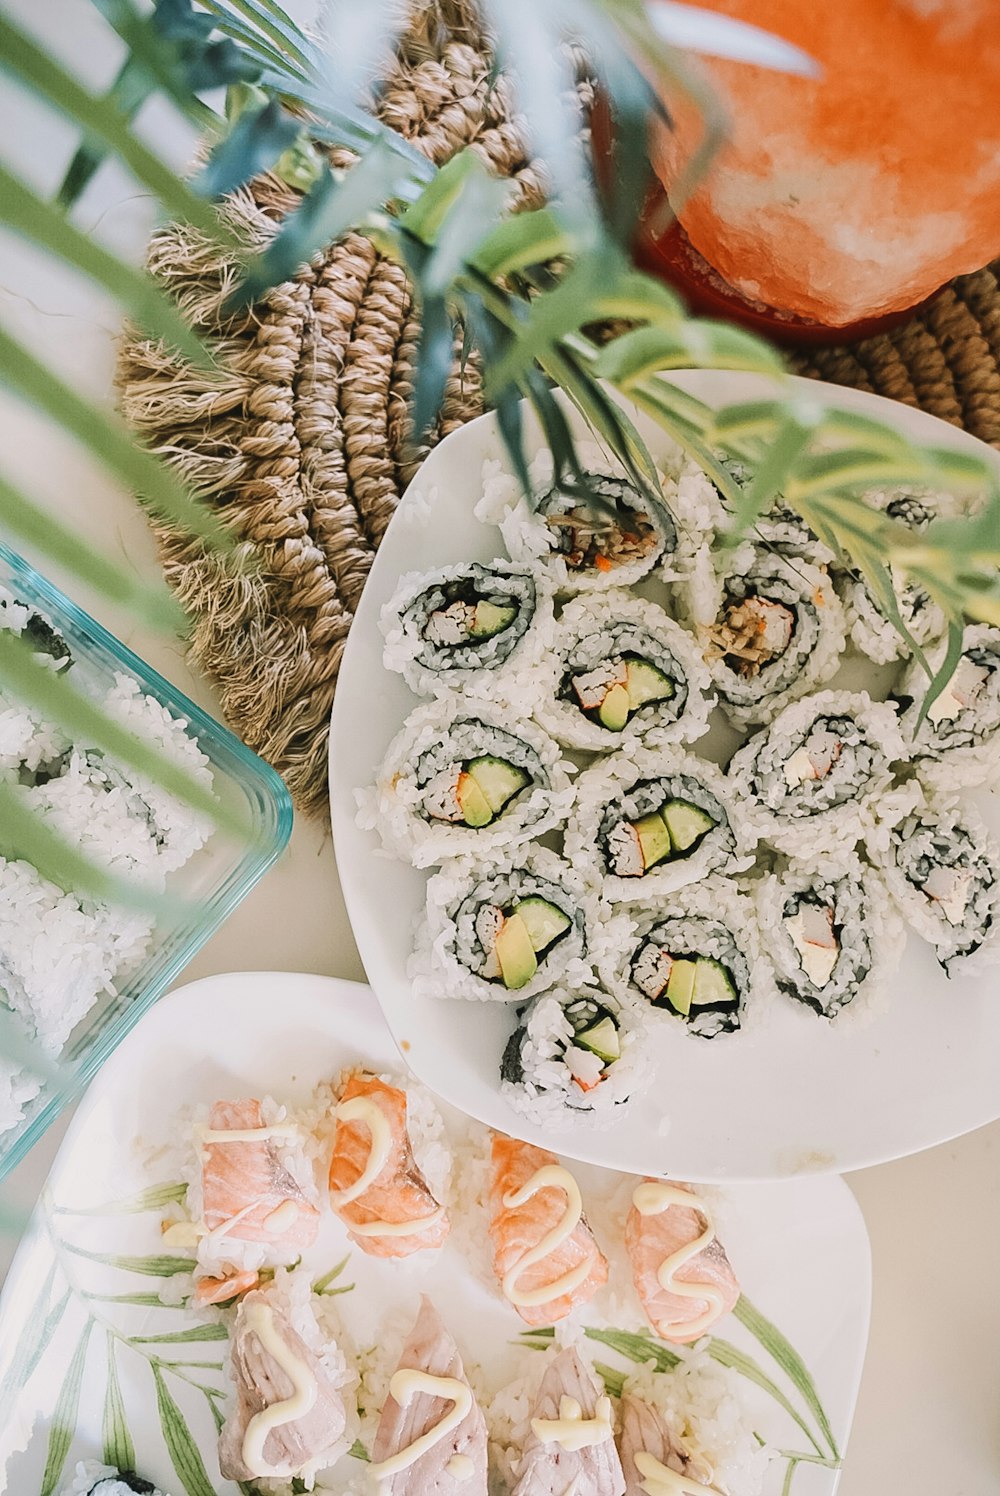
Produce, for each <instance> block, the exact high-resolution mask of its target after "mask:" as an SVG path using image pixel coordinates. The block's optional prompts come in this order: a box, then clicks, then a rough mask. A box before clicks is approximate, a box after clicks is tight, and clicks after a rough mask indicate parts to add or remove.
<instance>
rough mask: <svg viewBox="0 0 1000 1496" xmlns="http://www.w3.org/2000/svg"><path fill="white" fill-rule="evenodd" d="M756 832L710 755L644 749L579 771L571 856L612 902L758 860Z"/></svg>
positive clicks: (569, 835)
mask: <svg viewBox="0 0 1000 1496" xmlns="http://www.w3.org/2000/svg"><path fill="white" fill-rule="evenodd" d="M755 843H756V838H755V836H754V835H753V833H752V831H751V829H750V828H749V826H748V825H747V823H746V820H745V818H744V817H743V815H742V812H741V808H740V805H739V803H738V801H737V799H736V796H735V795H734V794H733V793H732V791H731V788H730V786H729V785H728V783H727V781H726V779H725V777H724V775H723V774H722V773H721V772H720V771H719V770H718V769H717V768H716V767H715V765H714V764H709V763H706V762H705V761H704V759H699V758H694V757H692V756H687V755H684V754H677V753H670V752H668V751H663V752H659V753H657V752H653V751H652V750H648V749H638V750H636V751H635V752H634V753H633V754H625V753H621V754H616V755H614V756H613V757H611V758H608V759H605V760H603V761H602V762H601V763H598V764H595V765H594V767H593V768H591V769H587V770H586V771H585V772H584V773H583V774H581V775H580V779H579V782H578V785H577V796H576V806H575V807H574V810H573V814H572V816H571V817H570V820H569V824H568V825H567V827H566V837H565V855H566V857H567V858H568V859H569V861H570V862H571V863H572V864H573V866H574V867H575V868H577V869H578V871H580V872H581V873H582V874H583V876H584V877H585V878H586V879H587V881H588V882H589V883H590V885H591V886H592V887H594V888H598V889H600V890H601V893H602V896H603V897H604V898H606V899H608V900H609V901H610V902H612V903H617V902H619V901H621V900H633V899H649V898H652V897H655V896H657V895H659V894H667V893H673V892H674V890H675V889H678V888H683V887H684V886H685V884H688V883H695V882H697V881H698V880H699V879H700V878H704V877H706V876H707V875H708V874H709V873H711V872H725V873H739V872H743V871H745V870H746V869H747V868H748V867H750V866H752V864H753V849H754V846H755Z"/></svg>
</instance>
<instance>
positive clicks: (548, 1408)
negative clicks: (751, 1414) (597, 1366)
mask: <svg viewBox="0 0 1000 1496" xmlns="http://www.w3.org/2000/svg"><path fill="white" fill-rule="evenodd" d="M567 1414H572V1415H575V1416H574V1417H571V1418H570V1419H569V1420H568V1422H567V1425H566V1426H567V1427H571V1426H572V1424H573V1423H574V1422H575V1421H577V1418H578V1419H579V1420H580V1421H581V1422H583V1423H586V1422H589V1421H591V1420H593V1421H594V1427H595V1432H597V1433H599V1432H600V1427H601V1423H602V1422H603V1421H604V1419H605V1418H606V1419H607V1432H606V1434H605V1435H604V1436H603V1437H601V1438H598V1439H597V1440H596V1441H595V1442H594V1443H586V1444H584V1446H583V1447H582V1448H572V1447H570V1448H566V1447H565V1445H564V1444H563V1443H560V1442H559V1439H558V1438H555V1437H551V1436H552V1434H553V1433H554V1429H553V1428H552V1426H551V1425H553V1424H555V1423H559V1422H561V1421H562V1420H564V1419H565V1418H566V1415H567ZM547 1424H548V1425H549V1427H546V1425H547ZM567 1442H571V1441H570V1440H567ZM517 1470H518V1478H517V1485H516V1486H515V1487H514V1490H513V1492H512V1493H511V1496H566V1493H567V1492H568V1491H571V1492H572V1493H573V1496H622V1493H623V1492H624V1490H625V1477H624V1475H623V1474H622V1466H621V1460H620V1459H619V1458H618V1450H617V1449H616V1448H615V1439H614V1431H613V1426H612V1415H611V1407H610V1400H609V1399H608V1398H607V1397H606V1396H605V1394H604V1388H603V1387H602V1386H601V1385H600V1384H599V1383H598V1382H596V1381H595V1380H594V1377H593V1374H592V1373H591V1372H590V1371H589V1370H588V1368H587V1367H586V1366H585V1365H584V1364H583V1362H582V1361H581V1360H580V1357H579V1355H578V1353H577V1351H576V1348H575V1347H574V1346H567V1348H566V1349H565V1350H563V1351H560V1352H559V1354H558V1355H557V1356H555V1357H554V1358H553V1359H552V1360H551V1361H550V1362H549V1364H548V1366H547V1367H546V1369H545V1374H544V1375H543V1377H542V1380H541V1383H540V1385H539V1388H538V1396H537V1397H536V1399H535V1402H534V1405H533V1407H532V1409H531V1432H530V1433H529V1434H528V1437H527V1438H526V1439H525V1441H524V1450H523V1453H522V1455H521V1459H520V1461H519V1464H518V1467H517Z"/></svg>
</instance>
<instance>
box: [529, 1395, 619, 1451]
mask: <svg viewBox="0 0 1000 1496" xmlns="http://www.w3.org/2000/svg"><path fill="white" fill-rule="evenodd" d="M531 1431H532V1433H533V1434H534V1436H535V1438H536V1439H537V1440H538V1441H539V1443H540V1444H559V1445H561V1446H562V1448H563V1449H565V1450H566V1451H567V1453H574V1452H575V1451H577V1450H579V1449H589V1448H590V1447H591V1446H592V1445H594V1444H603V1443H604V1441H605V1439H610V1438H613V1436H614V1430H613V1428H612V1426H611V1399H610V1397H599V1398H598V1399H597V1403H596V1405H595V1407H594V1416H593V1418H584V1416H583V1409H582V1408H581V1407H580V1404H579V1403H578V1402H577V1400H576V1398H575V1397H561V1398H560V1399H559V1417H558V1418H533V1419H532V1420H531Z"/></svg>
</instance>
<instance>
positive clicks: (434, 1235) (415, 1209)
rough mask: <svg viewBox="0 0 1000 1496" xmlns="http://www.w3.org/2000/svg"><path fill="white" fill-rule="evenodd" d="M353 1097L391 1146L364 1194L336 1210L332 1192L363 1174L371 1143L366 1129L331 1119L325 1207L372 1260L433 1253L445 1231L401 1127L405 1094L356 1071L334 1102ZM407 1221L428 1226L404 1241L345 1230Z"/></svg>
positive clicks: (444, 1218) (443, 1216) (355, 1122)
mask: <svg viewBox="0 0 1000 1496" xmlns="http://www.w3.org/2000/svg"><path fill="white" fill-rule="evenodd" d="M357 1096H364V1097H366V1098H367V1099H368V1100H369V1101H372V1102H373V1103H374V1104H375V1105H376V1106H377V1107H378V1108H379V1110H380V1111H381V1113H382V1115H383V1116H384V1117H385V1119H386V1121H387V1122H388V1124H389V1130H390V1134H391V1146H390V1149H389V1154H388V1157H387V1159H386V1161H385V1163H384V1165H383V1166H382V1168H381V1169H380V1170H379V1172H378V1174H377V1175H376V1177H375V1179H374V1180H373V1181H372V1183H371V1184H370V1185H369V1186H368V1188H367V1189H366V1190H365V1191H364V1193H363V1194H362V1195H359V1196H358V1198H357V1199H356V1200H350V1201H347V1202H345V1203H340V1204H338V1201H337V1194H338V1192H340V1191H343V1190H347V1189H349V1188H350V1187H351V1186H352V1185H353V1184H355V1183H356V1182H357V1181H358V1180H359V1179H360V1178H361V1176H362V1174H363V1173H364V1170H365V1165H366V1164H367V1163H368V1160H369V1157H370V1155H371V1150H372V1144H373V1137H372V1132H371V1129H370V1128H369V1127H368V1125H367V1123H365V1122H363V1121H358V1120H352V1121H347V1120H345V1119H344V1118H342V1117H338V1118H337V1133H336V1137H335V1139H334V1145H333V1157H332V1158H331V1160H330V1203H331V1205H332V1206H333V1209H334V1211H335V1212H336V1213H337V1215H339V1216H340V1218H341V1220H342V1221H344V1222H345V1224H346V1225H347V1227H348V1235H349V1237H350V1239H351V1241H353V1242H356V1243H357V1245H358V1246H359V1247H360V1248H361V1249H362V1251H364V1252H367V1253H369V1255H370V1256H372V1257H409V1256H411V1255H412V1253H414V1252H421V1251H423V1250H424V1248H425V1247H439V1246H440V1245H441V1244H442V1242H443V1241H444V1240H445V1237H446V1236H447V1235H448V1231H449V1229H450V1226H449V1222H448V1217H447V1215H446V1214H445V1212H444V1211H443V1210H442V1209H441V1206H440V1205H439V1204H438V1201H437V1200H435V1198H434V1196H433V1194H432V1193H431V1190H430V1186H429V1185H428V1183H427V1181H426V1179H425V1178H424V1176H423V1174H421V1172H420V1170H419V1169H418V1167H417V1164H416V1161H415V1159H414V1157H413V1149H412V1147H411V1144H410V1134H409V1132H408V1131H407V1127H406V1092H405V1091H400V1090H399V1089H398V1088H397V1087H396V1086H390V1085H387V1084H386V1083H385V1081H382V1080H379V1078H378V1077H377V1076H375V1075H369V1074H368V1073H367V1072H366V1071H356V1072H355V1073H354V1074H353V1075H351V1077H350V1078H349V1080H348V1081H347V1084H346V1085H345V1086H344V1089H343V1092H342V1093H341V1098H340V1099H341V1101H351V1100H353V1098H354V1097H357ZM409 1221H412V1222H414V1223H419V1222H421V1221H426V1222H428V1224H427V1225H426V1226H424V1227H422V1228H420V1227H418V1229H417V1230H415V1231H413V1232H412V1233H409V1234H407V1235H404V1236H397V1235H391V1234H390V1235H381V1236H380V1235H366V1234H363V1233H359V1232H357V1231H353V1230H351V1229H350V1228H351V1227H367V1226H371V1225H373V1224H377V1223H380V1222H389V1223H392V1224H404V1223H406V1222H409Z"/></svg>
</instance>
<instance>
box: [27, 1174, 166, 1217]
mask: <svg viewBox="0 0 1000 1496" xmlns="http://www.w3.org/2000/svg"><path fill="white" fill-rule="evenodd" d="M187 1192H188V1186H187V1185H186V1184H183V1183H180V1182H177V1183H173V1184H151V1185H150V1186H149V1188H148V1189H144V1190H140V1192H139V1193H138V1194H137V1195H130V1196H129V1197H128V1198H127V1199H125V1200H108V1201H105V1202H104V1203H103V1204H102V1205H86V1206H75V1207H70V1206H68V1205H56V1206H54V1207H53V1214H54V1215H73V1216H91V1215H96V1216H105V1215H112V1216H114V1215H141V1214H142V1213H143V1212H144V1211H147V1210H162V1209H163V1207H164V1206H165V1205H174V1204H176V1203H177V1202H178V1201H181V1200H184V1199H186V1198H187Z"/></svg>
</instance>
